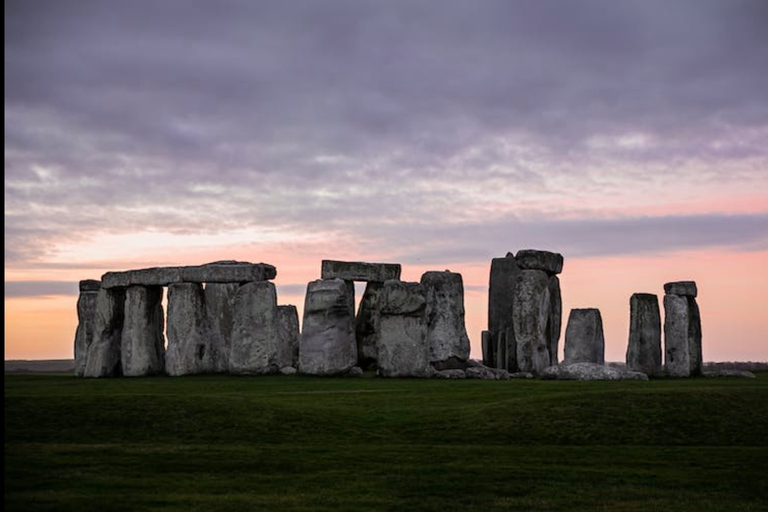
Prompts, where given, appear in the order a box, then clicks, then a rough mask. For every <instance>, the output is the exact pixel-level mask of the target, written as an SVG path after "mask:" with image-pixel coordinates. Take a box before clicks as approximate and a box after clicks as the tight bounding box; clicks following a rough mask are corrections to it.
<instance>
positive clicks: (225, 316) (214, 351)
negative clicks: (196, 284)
mask: <svg viewBox="0 0 768 512" xmlns="http://www.w3.org/2000/svg"><path fill="white" fill-rule="evenodd" d="M239 288H240V283H206V284H205V292H204V293H205V314H206V317H207V322H208V332H209V335H210V338H209V340H210V352H211V354H210V357H211V364H212V365H213V371H215V372H222V373H224V372H228V371H229V353H230V351H231V347H232V329H233V327H234V319H233V316H232V312H233V311H234V306H235V295H236V294H237V290H238V289H239Z"/></svg>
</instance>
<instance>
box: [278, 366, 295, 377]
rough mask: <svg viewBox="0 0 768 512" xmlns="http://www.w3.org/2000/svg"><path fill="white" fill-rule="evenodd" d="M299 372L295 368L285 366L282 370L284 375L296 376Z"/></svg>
mask: <svg viewBox="0 0 768 512" xmlns="http://www.w3.org/2000/svg"><path fill="white" fill-rule="evenodd" d="M296 372H298V370H297V369H296V368H294V367H293V366H283V367H282V368H280V373H282V374H283V375H295V374H296Z"/></svg>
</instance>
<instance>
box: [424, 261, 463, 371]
mask: <svg viewBox="0 0 768 512" xmlns="http://www.w3.org/2000/svg"><path fill="white" fill-rule="evenodd" d="M421 285H422V286H423V287H424V293H425V295H426V301H427V306H426V320H427V344H428V345H429V361H430V363H431V364H432V366H434V367H435V368H436V369H438V370H443V369H448V367H446V366H445V364H446V362H448V361H451V363H449V365H450V366H453V365H455V364H457V363H458V364H463V363H466V361H467V359H469V337H468V336H467V329H466V326H465V324H464V283H463V281H462V279H461V274H457V273H455V272H449V271H447V270H446V271H445V272H425V273H424V274H423V275H422V276H421Z"/></svg>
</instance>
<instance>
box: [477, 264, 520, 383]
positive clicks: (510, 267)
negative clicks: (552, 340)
mask: <svg viewBox="0 0 768 512" xmlns="http://www.w3.org/2000/svg"><path fill="white" fill-rule="evenodd" d="M490 274H491V275H490V279H489V283H488V331H489V333H490V339H491V342H490V343H491V357H489V358H488V359H487V360H485V362H486V365H487V366H492V367H495V368H510V369H515V368H517V349H516V346H517V344H516V342H515V332H514V327H513V325H514V324H513V316H514V315H513V308H514V298H515V289H516V287H517V277H518V275H520V267H519V266H518V264H517V262H516V261H515V258H514V255H512V254H511V253H510V254H508V255H507V257H506V258H493V259H492V260H491V273H490ZM502 332H503V333H506V337H507V341H508V347H507V350H506V353H507V359H506V360H504V361H500V360H499V358H498V357H496V346H497V343H498V340H499V334H500V333H502Z"/></svg>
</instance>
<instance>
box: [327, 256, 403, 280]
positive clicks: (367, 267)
mask: <svg viewBox="0 0 768 512" xmlns="http://www.w3.org/2000/svg"><path fill="white" fill-rule="evenodd" d="M321 265H322V268H321V274H320V276H321V277H322V278H323V279H344V280H346V281H375V282H379V283H383V282H384V281H388V280H389V279H400V264H399V263H364V262H361V261H334V260H323V261H322V264H321Z"/></svg>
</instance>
